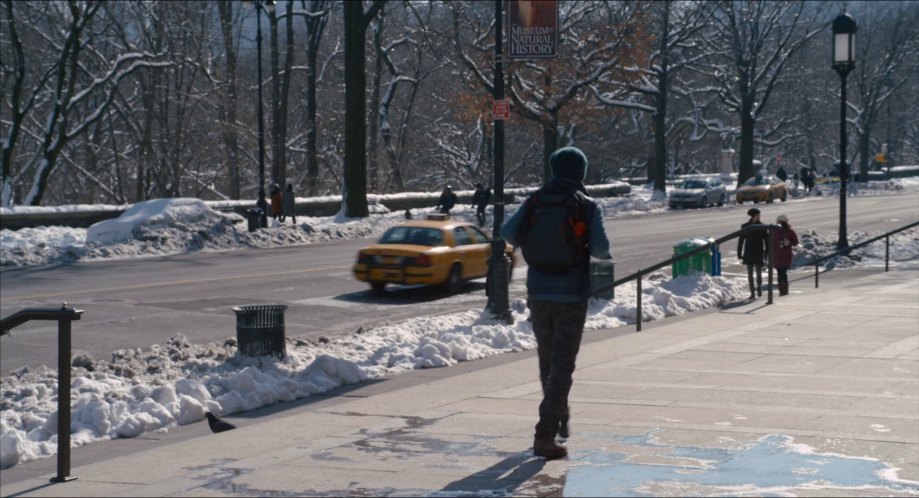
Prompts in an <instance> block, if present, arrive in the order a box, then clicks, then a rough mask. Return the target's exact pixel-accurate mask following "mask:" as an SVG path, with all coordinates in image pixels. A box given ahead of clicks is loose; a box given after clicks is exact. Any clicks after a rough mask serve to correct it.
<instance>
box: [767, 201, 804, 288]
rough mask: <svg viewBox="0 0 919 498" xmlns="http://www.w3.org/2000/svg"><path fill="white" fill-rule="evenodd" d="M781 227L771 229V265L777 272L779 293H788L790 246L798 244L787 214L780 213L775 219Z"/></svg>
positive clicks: (796, 235)
mask: <svg viewBox="0 0 919 498" xmlns="http://www.w3.org/2000/svg"><path fill="white" fill-rule="evenodd" d="M775 221H776V222H777V223H778V224H779V226H780V227H781V228H778V229H775V230H773V231H772V251H773V252H772V265H773V266H775V269H776V271H777V272H778V274H779V295H780V296H786V295H788V269H789V268H791V257H792V251H791V248H792V247H794V246H796V245H798V234H797V233H795V231H794V229H792V228H791V225H789V224H788V216H785V215H784V214H780V215H779V216H778V218H776V220H775Z"/></svg>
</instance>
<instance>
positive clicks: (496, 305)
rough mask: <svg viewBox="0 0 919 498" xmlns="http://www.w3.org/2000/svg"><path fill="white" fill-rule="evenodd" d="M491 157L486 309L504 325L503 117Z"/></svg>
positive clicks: (499, 37) (500, 86)
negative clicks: (492, 186) (492, 210)
mask: <svg viewBox="0 0 919 498" xmlns="http://www.w3.org/2000/svg"><path fill="white" fill-rule="evenodd" d="M503 3H504V2H503V0H495V81H494V85H495V96H494V99H495V102H498V101H503V100H504V60H503V59H504V55H503V53H502V50H503V49H502V45H503V43H504V41H503V32H502V29H503V25H504V21H503V19H502V4H503ZM494 134H495V135H494V158H495V202H494V205H495V216H494V227H493V231H492V240H491V257H489V259H488V278H487V282H486V287H488V303H487V305H486V306H487V308H488V310H489V311H491V314H492V316H493V317H495V318H498V319H502V320H504V321H505V322H507V323H511V322H512V321H513V316H512V315H511V311H510V303H509V297H508V294H509V289H508V286H509V281H510V275H509V267H510V261H508V258H507V256H505V255H504V247H505V242H504V239H503V238H502V237H501V225H502V224H504V118H503V117H501V116H495V120H494Z"/></svg>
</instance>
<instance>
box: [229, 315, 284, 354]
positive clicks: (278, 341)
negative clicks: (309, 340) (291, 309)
mask: <svg viewBox="0 0 919 498" xmlns="http://www.w3.org/2000/svg"><path fill="white" fill-rule="evenodd" d="M232 309H233V311H234V312H235V313H236V342H237V348H238V351H239V353H240V354H244V355H246V356H262V355H266V354H273V355H276V356H278V357H279V358H283V357H284V356H285V355H286V354H287V347H286V338H285V336H284V310H286V309H287V306H285V305H283V304H258V305H251V306H234V307H233V308H232Z"/></svg>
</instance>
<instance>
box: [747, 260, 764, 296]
mask: <svg viewBox="0 0 919 498" xmlns="http://www.w3.org/2000/svg"><path fill="white" fill-rule="evenodd" d="M754 269H756V286H755V287H754V285H753V270H754ZM747 283H748V284H750V295H751V296H753V295H756V294H757V293H759V295H760V296H762V295H763V265H747Z"/></svg>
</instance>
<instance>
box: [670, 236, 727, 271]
mask: <svg viewBox="0 0 919 498" xmlns="http://www.w3.org/2000/svg"><path fill="white" fill-rule="evenodd" d="M709 242H714V239H711V238H702V237H700V238H695V239H688V240H683V241H680V242H678V243H677V244H676V245H675V246H673V255H674V256H679V255H681V254H686V253H688V252H690V251H692V250H693V249H696V248H698V247H702V246H704V245H706V244H708V243H709ZM719 254H720V253H719ZM712 261H713V257H712V251H711V250H708V251H701V252H699V253H696V254H693V255H692V256H690V257H688V258H683V259H681V260H679V261H676V262H674V263H673V264H672V265H671V273H672V274H673V278H676V277H681V276H683V275H689V273H690V272H693V271H701V272H705V273H708V274H709V275H712ZM719 261H720V258H719Z"/></svg>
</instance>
